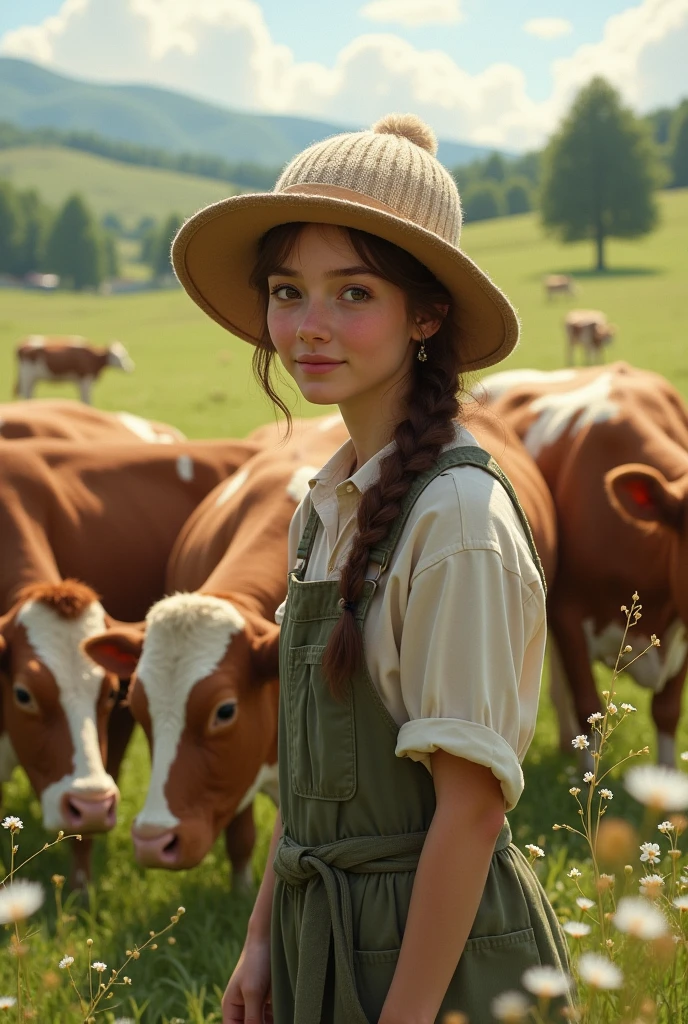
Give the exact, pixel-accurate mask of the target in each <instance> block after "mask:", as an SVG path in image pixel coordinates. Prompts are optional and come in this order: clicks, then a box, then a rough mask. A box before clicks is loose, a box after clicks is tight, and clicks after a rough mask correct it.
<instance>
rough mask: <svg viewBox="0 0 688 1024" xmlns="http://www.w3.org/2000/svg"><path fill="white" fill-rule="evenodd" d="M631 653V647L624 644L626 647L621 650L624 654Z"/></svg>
mask: <svg viewBox="0 0 688 1024" xmlns="http://www.w3.org/2000/svg"><path fill="white" fill-rule="evenodd" d="M632 651H633V648H632V647H631V645H630V644H626V646H625V647H624V649H623V652H624V654H630V653H631V652H632Z"/></svg>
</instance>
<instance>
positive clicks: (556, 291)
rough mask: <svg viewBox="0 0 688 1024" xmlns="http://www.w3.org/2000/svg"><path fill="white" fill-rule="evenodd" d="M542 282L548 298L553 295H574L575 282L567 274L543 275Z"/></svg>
mask: <svg viewBox="0 0 688 1024" xmlns="http://www.w3.org/2000/svg"><path fill="white" fill-rule="evenodd" d="M542 283H543V285H544V288H545V292H546V294H547V298H548V299H551V298H552V297H553V296H554V295H574V294H575V292H576V285H575V282H574V280H573V278H572V277H570V276H569V275H568V274H548V275H547V276H546V277H543V279H542Z"/></svg>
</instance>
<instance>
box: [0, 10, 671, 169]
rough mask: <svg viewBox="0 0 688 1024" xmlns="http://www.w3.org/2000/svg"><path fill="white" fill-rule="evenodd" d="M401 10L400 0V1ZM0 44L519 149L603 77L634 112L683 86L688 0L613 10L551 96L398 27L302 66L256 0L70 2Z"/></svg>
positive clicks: (323, 113) (96, 68)
mask: <svg viewBox="0 0 688 1024" xmlns="http://www.w3.org/2000/svg"><path fill="white" fill-rule="evenodd" d="M429 2H430V0H425V3H426V5H429ZM414 6H415V2H414ZM401 7H402V4H401V2H400V0H398V2H397V3H396V4H395V10H396V11H397V12H399V10H400V9H401ZM0 52H2V53H4V54H8V55H9V54H11V55H13V56H19V57H26V58H28V59H30V60H35V61H38V62H40V63H43V64H46V65H48V66H51V67H54V68H56V69H57V70H62V71H64V72H66V73H67V74H74V75H78V76H82V77H84V78H92V79H94V80H100V81H103V80H107V81H138V82H141V81H146V82H150V83H152V84H155V85H161V86H164V87H167V88H171V89H176V90H178V91H181V92H191V93H193V94H195V95H199V96H202V97H203V98H205V99H209V100H211V101H213V102H215V103H218V104H220V105H225V106H229V107H234V108H238V109H244V110H254V111H263V112H271V113H285V114H287V113H289V114H301V115H303V116H310V117H317V118H320V119H323V120H332V121H337V122H340V123H344V124H357V123H358V124H366V123H370V122H372V121H373V120H375V119H377V118H378V117H381V116H382V115H383V114H385V113H388V112H389V111H390V110H401V111H404V110H413V111H414V112H416V113H418V114H419V115H420V116H421V117H423V118H425V119H426V120H427V121H428V122H429V123H430V124H431V125H432V127H433V128H434V129H435V131H436V132H437V134H438V135H439V136H440V137H444V138H454V139H462V140H466V141H471V142H475V143H478V144H483V145H489V146H494V147H500V148H505V149H515V150H519V149H524V148H529V147H534V146H539V145H541V144H542V143H543V141H544V140H545V138H546V137H547V135H548V134H549V133H550V132H551V131H552V129H553V128H554V126H555V125H556V123H557V121H558V119H559V117H560V116H561V115H562V113H563V112H564V111H565V109H566V108H567V107H568V105H569V103H570V102H571V100H572V98H573V96H574V95H575V93H576V91H577V90H578V89H579V88H580V87H581V86H582V85H583V84H585V83H586V82H587V81H589V79H590V78H591V77H592V76H593V75H595V74H602V75H604V76H605V77H607V78H609V79H610V81H612V82H613V83H614V84H615V85H616V86H617V88H619V89H620V90H621V92H622V95H623V96H624V99H625V100H626V102H628V103H630V104H632V105H634V106H636V107H637V108H638V109H644V110H645V109H648V108H651V107H653V106H658V105H659V104H662V103H674V102H676V100H678V99H679V98H680V97H681V96H682V95H685V94H686V93H688V61H686V60H685V54H686V53H688V0H642V2H641V3H639V4H638V5H637V6H636V7H633V8H629V9H628V10H626V11H625V12H623V13H622V14H620V15H616V16H614V17H612V18H610V19H609V20H608V21H607V23H606V25H605V29H604V33H603V37H602V39H601V40H600V41H599V42H598V43H595V44H594V45H586V46H582V47H579V48H578V49H577V50H576V51H575V52H574V53H573V54H572V56H570V57H568V58H566V59H564V60H558V61H554V62H553V64H552V77H553V87H552V91H551V94H550V96H549V97H548V98H547V99H546V100H545V101H542V102H536V101H535V100H533V99H532V98H531V97H530V96H529V95H528V91H527V87H526V79H525V75H524V73H523V71H522V70H521V69H520V68H519V67H516V66H515V65H513V64H507V63H501V64H493V65H490V66H489V67H487V68H485V69H484V70H482V71H480V72H479V73H477V74H470V73H469V72H467V71H465V70H464V69H463V68H462V67H461V66H460V65H459V64H457V62H456V61H455V60H454V59H453V58H452V57H450V55H449V54H448V53H447V52H445V51H443V50H421V49H419V48H418V47H417V46H415V45H413V44H412V43H411V42H408V41H406V40H404V39H401V38H400V37H399V36H397V35H394V34H392V33H381V32H378V33H368V34H363V35H360V36H358V37H357V38H355V39H353V40H352V41H351V42H349V43H348V44H347V45H346V46H344V47H343V48H342V49H341V50H340V52H339V53H338V54H337V57H336V59H335V60H334V62H333V63H332V64H331V65H329V66H327V65H325V64H322V63H320V62H316V61H310V62H304V61H297V60H296V59H295V58H294V54H293V53H292V51H291V50H290V49H289V48H288V47H286V46H284V45H282V44H280V43H279V42H277V41H275V40H274V39H273V38H272V36H271V34H270V31H269V29H268V27H267V25H266V22H265V19H264V17H263V13H262V11H261V8H260V6H259V4H258V3H257V2H256V0H66V2H65V3H64V4H63V6H62V8H61V10H60V12H59V13H58V14H57V15H55V16H54V17H52V18H48V19H47V20H46V21H44V22H43V23H42V24H40V25H37V26H27V27H24V28H21V29H18V30H16V31H14V32H8V33H7V34H6V35H5V36H4V37H3V38H2V40H0Z"/></svg>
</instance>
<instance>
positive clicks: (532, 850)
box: [526, 843, 545, 857]
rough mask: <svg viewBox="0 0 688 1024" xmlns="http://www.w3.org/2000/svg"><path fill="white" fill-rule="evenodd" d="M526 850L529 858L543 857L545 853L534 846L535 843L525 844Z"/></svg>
mask: <svg viewBox="0 0 688 1024" xmlns="http://www.w3.org/2000/svg"><path fill="white" fill-rule="evenodd" d="M526 850H527V851H528V853H529V854H530V855H531V857H544V856H545V851H544V850H542V849H541V848H540V847H539V846H536V845H535V843H526Z"/></svg>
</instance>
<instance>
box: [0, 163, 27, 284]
mask: <svg viewBox="0 0 688 1024" xmlns="http://www.w3.org/2000/svg"><path fill="white" fill-rule="evenodd" d="M21 229H22V212H21V207H20V205H19V199H18V197H17V193H16V191H15V190H14V189H13V188H12V186H11V185H10V184H9V183H8V182H5V181H0V274H15V273H16V272H17V268H16V264H17V250H18V248H19V245H20V244H21Z"/></svg>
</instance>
